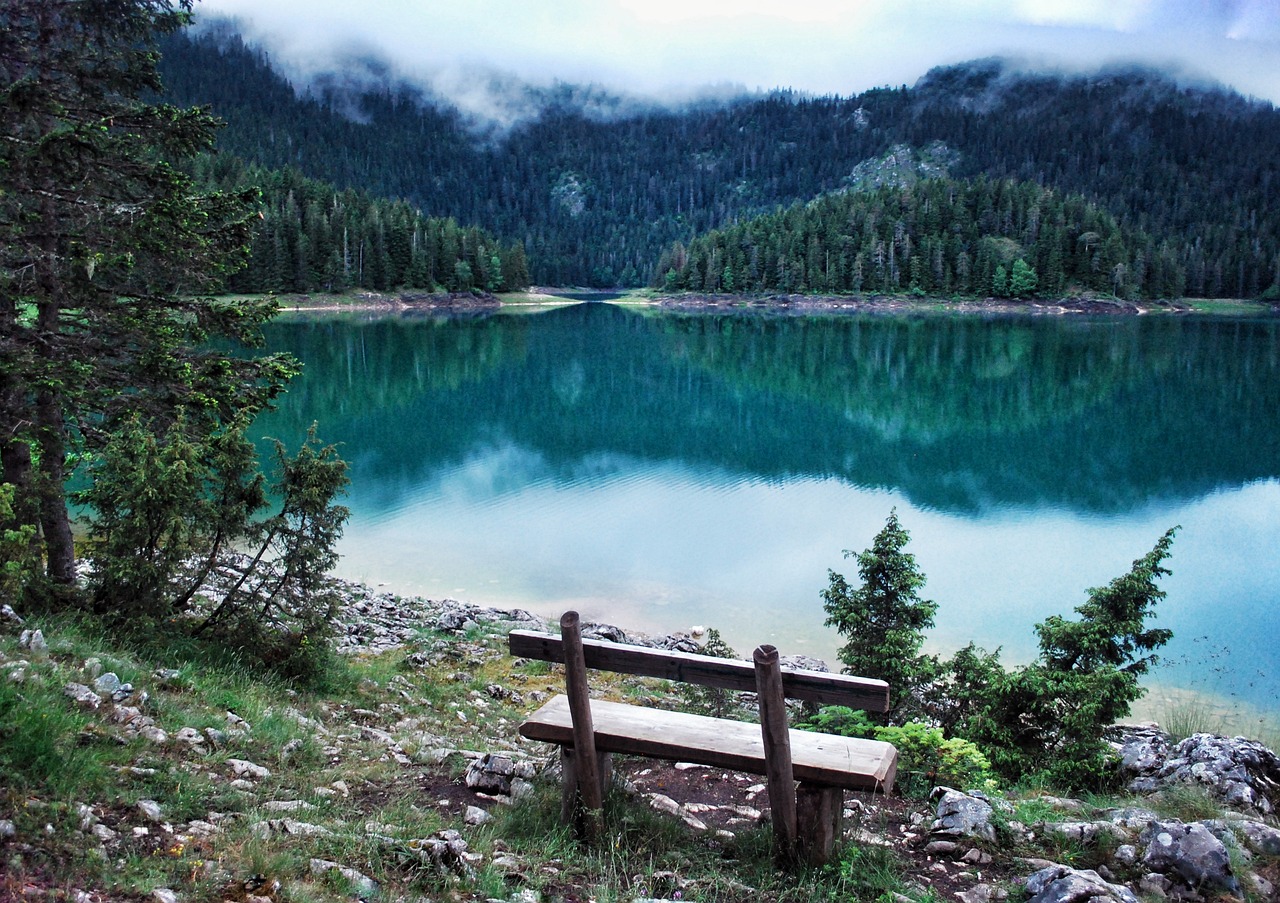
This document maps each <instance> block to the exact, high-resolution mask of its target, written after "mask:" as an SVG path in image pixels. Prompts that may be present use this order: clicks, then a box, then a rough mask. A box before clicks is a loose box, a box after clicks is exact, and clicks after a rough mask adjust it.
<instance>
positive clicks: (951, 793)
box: [929, 787, 996, 842]
mask: <svg viewBox="0 0 1280 903" xmlns="http://www.w3.org/2000/svg"><path fill="white" fill-rule="evenodd" d="M933 796H934V798H935V799H937V800H938V809H937V817H936V818H935V819H934V822H933V824H932V825H931V826H930V827H929V833H930V834H931V835H934V836H940V837H942V838H956V837H980V838H982V839H983V840H988V841H992V842H994V841H995V839H996V829H995V826H994V825H992V824H991V814H992V812H993V810H992V808H991V804H990V803H989V802H988V801H987V800H985V799H982V798H981V797H979V796H975V795H971V794H968V793H961V792H960V791H958V790H952V789H951V788H950V787H937V788H935V789H934V791H933Z"/></svg>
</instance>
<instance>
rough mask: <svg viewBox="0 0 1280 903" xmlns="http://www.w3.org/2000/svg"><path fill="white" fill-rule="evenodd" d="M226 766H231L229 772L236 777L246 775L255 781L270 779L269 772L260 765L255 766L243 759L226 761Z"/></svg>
mask: <svg viewBox="0 0 1280 903" xmlns="http://www.w3.org/2000/svg"><path fill="white" fill-rule="evenodd" d="M227 764H228V765H230V766H231V770H232V771H233V772H234V773H235V774H237V775H247V776H248V777H251V778H253V779H254V780H255V781H261V780H262V779H263V778H269V777H271V772H270V771H269V770H267V769H266V768H263V767H262V766H261V765H255V764H254V763H252V762H249V761H246V760H245V759H227Z"/></svg>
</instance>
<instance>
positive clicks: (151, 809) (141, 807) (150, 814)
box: [138, 800, 164, 823]
mask: <svg viewBox="0 0 1280 903" xmlns="http://www.w3.org/2000/svg"><path fill="white" fill-rule="evenodd" d="M138 811H139V812H141V813H142V815H143V817H144V818H146V819H147V821H153V822H157V823H158V822H161V821H163V820H164V814H163V813H162V812H161V810H160V804H159V803H157V802H156V801H155V800H138Z"/></svg>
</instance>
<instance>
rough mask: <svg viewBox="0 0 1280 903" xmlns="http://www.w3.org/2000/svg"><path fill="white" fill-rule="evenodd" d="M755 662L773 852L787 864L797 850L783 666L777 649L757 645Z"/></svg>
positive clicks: (794, 793) (793, 782) (794, 784)
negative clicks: (771, 822) (771, 818)
mask: <svg viewBox="0 0 1280 903" xmlns="http://www.w3.org/2000/svg"><path fill="white" fill-rule="evenodd" d="M752 657H753V659H754V660H755V665H756V694H757V696H758V697H759V700H760V734H761V736H762V738H763V739H764V765H765V772H766V774H765V778H766V780H767V781H768V786H769V808H770V809H771V810H772V812H773V841H774V852H775V855H776V856H777V858H778V860H779V862H782V863H786V864H789V863H791V862H793V861H794V860H795V853H796V782H795V774H794V772H793V771H792V768H791V733H790V728H789V727H788V726H787V704H786V698H785V697H784V696H783V695H782V668H781V667H780V666H779V665H778V650H777V649H776V648H774V647H773V646H759V647H757V648H756V651H755V653H754V655H753V656H752Z"/></svg>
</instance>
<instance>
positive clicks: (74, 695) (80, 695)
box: [62, 683, 102, 709]
mask: <svg viewBox="0 0 1280 903" xmlns="http://www.w3.org/2000/svg"><path fill="white" fill-rule="evenodd" d="M62 693H63V695H64V696H67V697H69V698H70V699H71V700H72V701H73V702H75V703H76V704H77V705H79V706H80V707H81V708H86V709H96V708H98V707H99V706H100V705H102V698H101V697H100V696H98V694H97V693H95V692H93V690H90V689H89V688H88V687H86V686H85V685H84V684H77V683H70V684H67V685H66V686H65V687H63V688H62Z"/></svg>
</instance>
